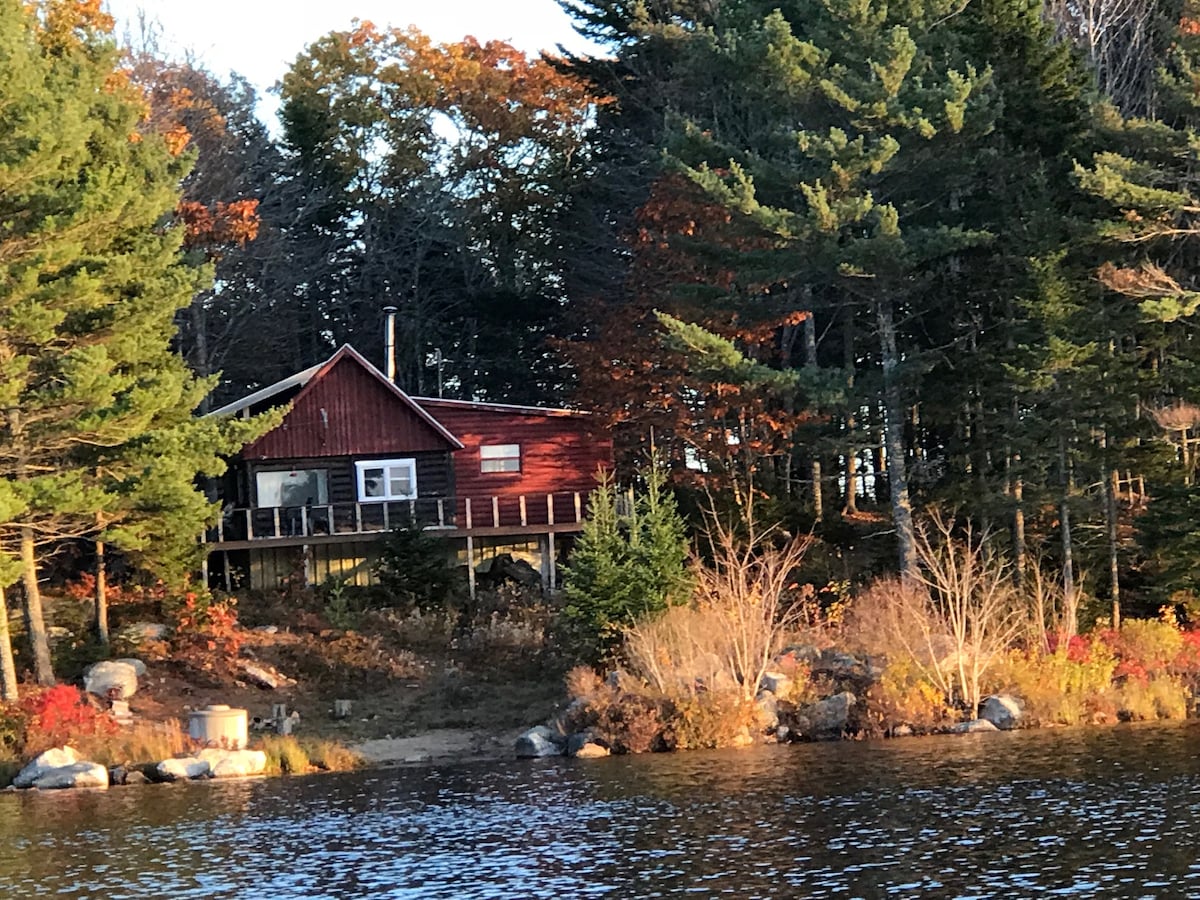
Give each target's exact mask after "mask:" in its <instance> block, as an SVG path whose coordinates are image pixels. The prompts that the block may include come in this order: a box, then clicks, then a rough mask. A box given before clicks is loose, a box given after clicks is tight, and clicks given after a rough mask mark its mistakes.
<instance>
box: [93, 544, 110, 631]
mask: <svg viewBox="0 0 1200 900" xmlns="http://www.w3.org/2000/svg"><path fill="white" fill-rule="evenodd" d="M96 637H97V638H98V639H99V641H100V644H101V646H103V647H107V646H108V573H107V572H106V571H105V568H104V541H99V540H98V541H96Z"/></svg>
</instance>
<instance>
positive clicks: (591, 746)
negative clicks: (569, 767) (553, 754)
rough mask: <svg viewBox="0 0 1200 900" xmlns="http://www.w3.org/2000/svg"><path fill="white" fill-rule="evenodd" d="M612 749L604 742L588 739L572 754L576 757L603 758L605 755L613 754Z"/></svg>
mask: <svg viewBox="0 0 1200 900" xmlns="http://www.w3.org/2000/svg"><path fill="white" fill-rule="evenodd" d="M611 753H612V751H611V750H609V749H608V748H607V747H605V746H604V745H603V744H597V743H594V742H592V741H588V742H587V743H586V744H584V745H583V746H582V747H580V748H579V749H578V750H576V751H575V752H574V753H572V754H571V755H572V756H573V757H575V758H576V759H602V758H603V757H605V756H609V755H611Z"/></svg>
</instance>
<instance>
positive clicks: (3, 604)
mask: <svg viewBox="0 0 1200 900" xmlns="http://www.w3.org/2000/svg"><path fill="white" fill-rule="evenodd" d="M0 699H2V700H4V702H5V703H15V702H16V701H17V700H18V699H20V698H19V696H18V693H17V665H16V663H15V662H14V661H13V649H12V633H11V632H10V631H9V628H8V598H7V597H6V596H5V595H4V588H3V586H0Z"/></svg>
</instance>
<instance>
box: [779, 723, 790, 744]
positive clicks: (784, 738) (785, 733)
mask: <svg viewBox="0 0 1200 900" xmlns="http://www.w3.org/2000/svg"><path fill="white" fill-rule="evenodd" d="M791 739H792V729H790V728H788V727H787V726H786V725H780V726H779V727H778V728H776V729H775V742H776V743H779V744H786V743H787V742H788V741H790V740H791Z"/></svg>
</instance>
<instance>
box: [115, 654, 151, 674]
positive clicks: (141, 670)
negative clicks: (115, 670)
mask: <svg viewBox="0 0 1200 900" xmlns="http://www.w3.org/2000/svg"><path fill="white" fill-rule="evenodd" d="M114 662H119V663H127V664H129V665H131V666H133V671H134V674H136V675H137V677H138V678H145V677H146V664H145V663H144V662H142V661H141V660H140V659H134V658H133V657H131V656H126V657H122V658H121V659H117V660H114Z"/></svg>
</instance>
